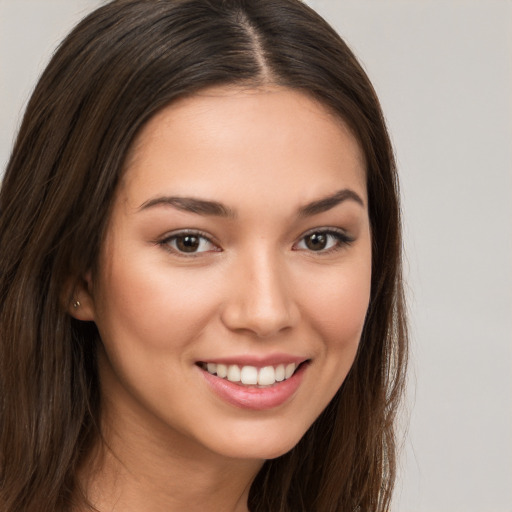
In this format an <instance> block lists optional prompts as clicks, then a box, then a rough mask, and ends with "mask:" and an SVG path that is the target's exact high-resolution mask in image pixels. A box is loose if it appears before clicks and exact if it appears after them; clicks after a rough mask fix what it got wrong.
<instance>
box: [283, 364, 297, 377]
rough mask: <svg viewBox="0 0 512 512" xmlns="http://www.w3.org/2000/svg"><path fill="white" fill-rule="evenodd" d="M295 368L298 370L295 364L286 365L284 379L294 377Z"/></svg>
mask: <svg viewBox="0 0 512 512" xmlns="http://www.w3.org/2000/svg"><path fill="white" fill-rule="evenodd" d="M295 368H296V366H295V364H294V363H290V364H288V365H286V368H285V370H284V378H285V379H289V378H290V377H291V376H292V375H293V372H294V371H295Z"/></svg>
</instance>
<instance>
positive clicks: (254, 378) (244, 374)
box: [240, 366, 258, 384]
mask: <svg viewBox="0 0 512 512" xmlns="http://www.w3.org/2000/svg"><path fill="white" fill-rule="evenodd" d="M240 380H241V381H242V384H258V369H257V368H255V367H254V366H243V367H242V371H241V372H240Z"/></svg>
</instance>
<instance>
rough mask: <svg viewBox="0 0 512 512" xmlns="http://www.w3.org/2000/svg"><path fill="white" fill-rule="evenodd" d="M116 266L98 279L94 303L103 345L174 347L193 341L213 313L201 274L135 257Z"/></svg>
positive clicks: (167, 348)
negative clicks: (100, 283)
mask: <svg viewBox="0 0 512 512" xmlns="http://www.w3.org/2000/svg"><path fill="white" fill-rule="evenodd" d="M116 262H117V263H116ZM116 262H114V263H113V264H112V265H110V269H109V272H108V276H104V277H103V278H102V281H101V282H102V287H101V290H100V293H99V294H98V295H99V296H98V300H97V301H96V302H97V304H98V308H97V315H96V316H97V322H96V323H97V325H98V328H99V329H100V333H101V334H102V338H103V340H104V341H105V342H106V343H108V342H110V343H112V342H114V343H116V342H121V340H122V343H123V344H125V345H126V344H128V343H132V344H133V345H136V344H140V345H141V346H142V345H143V346H144V348H145V349H146V350H148V349H149V350H151V349H153V350H154V351H160V350H162V351H164V350H169V348H172V347H176V348H178V347H181V346H182V345H184V344H186V343H187V340H189V339H191V338H194V337H196V336H197V333H198V332H200V331H201V330H202V328H203V327H204V326H205V325H206V323H207V322H208V320H209V318H210V317H211V315H212V313H213V311H214V310H215V304H214V303H215V297H214V295H213V294H212V293H211V292H210V291H211V290H212V289H213V288H214V287H212V286H208V287H207V286H205V285H204V283H205V282H208V280H205V279H204V278H203V276H202V275H201V271H199V272H195V273H194V272H193V273H190V272H180V271H176V270H175V269H174V270H173V271H172V272H171V270H170V269H167V271H166V270H165V266H162V265H156V264H153V263H151V262H149V263H143V262H142V261H138V260H137V259H136V258H132V259H131V260H127V259H117V260H116ZM210 281H211V280H210ZM171 342H172V343H171Z"/></svg>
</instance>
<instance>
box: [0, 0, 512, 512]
mask: <svg viewBox="0 0 512 512" xmlns="http://www.w3.org/2000/svg"><path fill="white" fill-rule="evenodd" d="M99 3H100V2H99V1H98V0H0V112H1V117H0V166H1V168H2V169H3V168H4V167H5V163H6V161H7V158H8V153H9V149H10V146H11V143H12V140H13V135H14V133H15V131H16V128H17V126H18V122H19V116H20V113H21V112H22V111H23V108H24V105H25V103H26V100H27V97H28V95H29V93H30V91H31V89H32V87H33V85H34V82H35V80H36V78H37V76H38V74H39V73H40V72H41V70H42V68H43V66H44V65H45V63H46V62H47V60H48V58H49V55H50V53H51V51H52V50H53V49H54V47H55V46H56V45H57V43H58V42H59V41H60V39H61V38H62V37H63V36H64V35H65V34H66V33H67V32H68V30H69V29H70V28H71V26H72V25H73V24H74V23H75V22H76V21H77V20H78V19H80V18H81V17H82V16H83V15H84V14H86V13H87V12H89V11H90V10H91V9H92V8H93V7H95V6H96V5H99ZM309 3H310V4H311V5H312V6H313V7H315V8H316V9H317V10H318V11H319V12H320V13H321V14H323V15H324V16H325V17H326V18H327V19H328V20H329V21H330V22H331V23H332V24H333V25H334V26H335V27H336V28H337V29H338V31H339V32H340V33H341V34H342V36H343V37H344V38H345V39H346V41H347V42H348V43H349V45H350V46H351V47H352V48H353V49H354V51H355V53H356V54H357V55H358V57H359V58H360V60H361V61H362V62H363V64H364V66H365V68H366V69H367V71H368V73H369V75H370V78H371V79H372V81H373V83H374V85H375V87H376V89H377V92H378V94H379V96H380V98H381V101H382V105H383V108H384V111H385V113H386V117H387V119H388V123H389V127H390V130H391V133H392V137H393V140H394V144H395V146H396V152H397V157H398V163H399V168H400V173H401V179H402V191H403V206H404V218H405V233H406V253H407V262H406V271H407V280H408V289H409V303H410V306H409V307H410V311H411V334H412V364H411V370H412V371H411V375H410V386H409V399H408V413H407V414H408V416H409V418H410V419H409V432H408V435H407V437H406V440H405V442H404V449H403V457H402V463H401V467H402V469H401V474H400V481H399V484H398V489H397V493H396V499H395V503H394V506H393V512H511V511H512V149H511V148H512V95H511V94H512V26H511V24H512V2H511V1H510V0H501V1H493V0H480V1H474V0H473V1H472V0H465V1H450V0H444V1H441V0H439V1H435V0H381V1H377V0H310V1H309Z"/></svg>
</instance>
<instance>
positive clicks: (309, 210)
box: [299, 188, 364, 217]
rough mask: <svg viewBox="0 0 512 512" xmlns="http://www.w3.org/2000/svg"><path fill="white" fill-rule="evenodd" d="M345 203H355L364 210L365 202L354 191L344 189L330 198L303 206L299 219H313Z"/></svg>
mask: <svg viewBox="0 0 512 512" xmlns="http://www.w3.org/2000/svg"><path fill="white" fill-rule="evenodd" d="M344 201H355V202H356V203H358V204H359V205H361V206H362V207H363V208H364V201H363V200H362V199H361V196H360V195H359V194H357V193H356V192H354V191H353V190H350V189H348V188H344V189H343V190H339V191H338V192H336V193H334V194H332V195H330V196H327V197H324V198H322V199H319V200H318V201H313V202H311V203H308V204H306V205H304V206H302V207H301V208H300V209H299V217H311V216H313V215H318V214H319V213H323V212H326V211H329V210H330V209H332V208H334V207H335V206H338V205H339V204H340V203H343V202H344Z"/></svg>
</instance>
